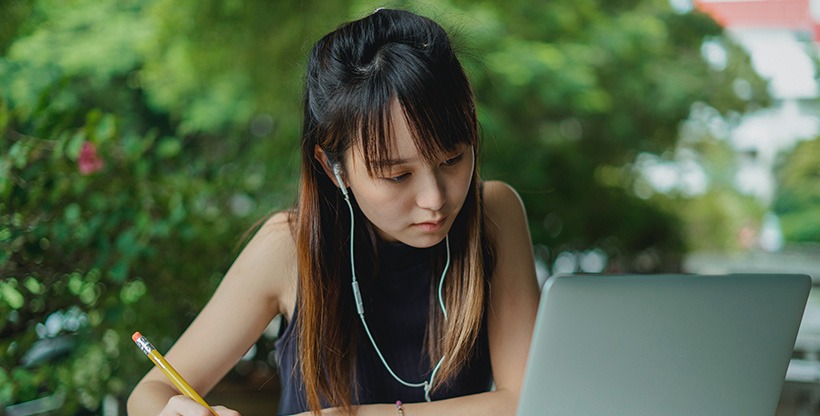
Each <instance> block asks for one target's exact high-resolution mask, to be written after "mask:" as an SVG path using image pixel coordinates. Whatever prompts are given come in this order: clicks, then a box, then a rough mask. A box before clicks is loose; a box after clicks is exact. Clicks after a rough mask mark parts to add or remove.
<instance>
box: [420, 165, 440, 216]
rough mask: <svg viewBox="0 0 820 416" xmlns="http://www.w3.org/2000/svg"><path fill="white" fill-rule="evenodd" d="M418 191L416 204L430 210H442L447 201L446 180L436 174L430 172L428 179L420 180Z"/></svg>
mask: <svg viewBox="0 0 820 416" xmlns="http://www.w3.org/2000/svg"><path fill="white" fill-rule="evenodd" d="M416 192H417V194H416V204H417V205H418V206H419V207H421V208H424V209H428V210H430V211H438V210H440V209H441V208H442V207H443V206H444V202H445V201H446V196H445V189H444V181H443V180H442V179H441V178H439V177H438V175H436V174H430V175H428V176H427V178H426V180H424V181H420V182H419V189H418V190H417V191H416Z"/></svg>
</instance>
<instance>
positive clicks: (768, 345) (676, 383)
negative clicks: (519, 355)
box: [517, 274, 811, 416]
mask: <svg viewBox="0 0 820 416" xmlns="http://www.w3.org/2000/svg"><path fill="white" fill-rule="evenodd" d="M810 287H811V279H810V278H809V277H808V276H805V275H777V274H766V275H762V274H759V275H720V276H704V275H623V276H600V275H586V276H581V275H578V276H557V277H553V278H551V279H549V280H548V281H547V282H546V283H545V285H544V289H543V291H542V295H541V304H540V306H539V310H538V318H537V320H536V326H535V332H534V334H533V340H532V344H531V346H530V357H529V361H528V363H527V370H526V373H525V376H524V385H523V389H522V391H521V397H520V399H519V404H518V413H517V414H518V416H534V415H539V416H540V415H572V416H584V415H595V416H601V415H637V416H640V415H653V416H655V415H664V416H674V415H681V416H683V415H685V416H693V415H699V416H704V415H715V416H732V415H737V416H756V415H761V416H764V415H765V416H772V415H774V414H775V411H776V408H777V404H778V399H779V397H780V391H781V389H782V387H783V382H784V378H785V374H786V368H787V367H788V363H789V359H790V358H791V354H792V349H793V347H794V342H795V338H796V336H797V329H798V327H799V325H800V320H801V318H802V316H803V310H804V308H805V305H806V299H807V296H808V293H809V289H810Z"/></svg>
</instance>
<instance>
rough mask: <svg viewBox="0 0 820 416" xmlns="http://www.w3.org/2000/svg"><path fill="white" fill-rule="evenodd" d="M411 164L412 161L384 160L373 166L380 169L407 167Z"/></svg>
mask: <svg viewBox="0 0 820 416" xmlns="http://www.w3.org/2000/svg"><path fill="white" fill-rule="evenodd" d="M408 163H410V159H382V160H376V161H374V162H373V165H374V166H376V167H378V168H380V169H387V168H392V167H393V166H397V165H406V164H408Z"/></svg>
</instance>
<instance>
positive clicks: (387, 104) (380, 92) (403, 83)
mask: <svg viewBox="0 0 820 416" xmlns="http://www.w3.org/2000/svg"><path fill="white" fill-rule="evenodd" d="M405 48H407V45H398V46H396V45H394V47H393V48H383V49H382V50H381V51H380V52H379V54H383V55H393V56H390V57H389V59H380V58H382V57H379V56H378V55H377V57H376V58H375V59H374V61H376V62H379V65H376V66H377V68H376V70H375V71H373V72H375V73H371V74H370V75H371V77H372V78H371V79H369V80H367V81H366V82H364V83H363V84H364V85H367V87H366V88H362V89H361V90H360V91H359V93H360V94H358V95H359V96H358V97H357V98H356V101H357V102H358V103H360V104H364V105H362V106H361V107H360V108H361V110H360V111H359V112H358V114H357V115H356V116H355V117H356V118H355V120H354V121H353V123H354V126H352V127H353V128H354V131H353V132H351V133H353V134H352V137H351V138H352V139H353V142H352V144H353V145H356V144H359V145H361V149H362V153H363V158H364V163H365V166H366V167H367V170H368V173H369V174H371V175H373V174H377V175H378V174H382V173H384V170H385V169H386V166H385V165H384V164H383V163H381V162H383V161H387V160H389V159H390V154H391V150H392V149H391V146H392V135H393V133H394V125H393V121H394V120H395V118H394V117H399V116H400V117H404V120H405V122H406V123H407V126H408V128H409V130H410V134H411V136H412V138H413V142H414V145H415V147H416V149H417V150H418V152H419V155H420V157H421V158H422V159H423V160H424V161H425V162H427V163H438V162H440V161H441V160H442V159H445V158H447V157H449V156H450V155H451V154H452V152H454V151H455V150H456V149H457V148H458V147H459V145H462V144H464V145H468V146H473V147H475V146H476V144H477V143H476V141H477V136H478V134H477V131H476V130H477V121H476V115H475V106H474V102H473V96H472V91H471V88H470V85H469V82H468V81H467V80H466V78H465V77H464V76H463V75H461V74H460V73H451V74H446V75H445V76H442V69H441V68H439V69H438V72H436V70H435V69H431V66H434V65H435V64H434V62H435V60H433V59H430V57H428V56H426V54H424V52H427V51H424V50H423V48H421V50H420V49H419V48H410V51H409V52H410V53H408V51H406V50H405V51H397V50H395V49H405ZM413 52H414V53H413ZM384 58H387V57H384ZM431 61H432V62H431ZM456 62H457V61H456ZM449 65H452V63H450V64H449ZM459 69H460V68H459ZM451 72H456V71H451ZM459 72H460V71H459Z"/></svg>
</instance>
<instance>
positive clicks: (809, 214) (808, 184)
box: [773, 137, 820, 243]
mask: <svg viewBox="0 0 820 416" xmlns="http://www.w3.org/2000/svg"><path fill="white" fill-rule="evenodd" d="M818 161H820V137H817V138H815V139H813V140H807V141H803V142H800V143H798V144H797V145H796V146H795V147H794V148H793V149H791V150H790V151H789V152H786V153H784V154H782V155H780V158H779V160H778V162H777V168H776V171H777V181H778V187H777V194H776V195H775V199H774V204H773V211H774V212H775V213H776V214H777V215H778V216H780V225H781V227H782V228H783V237H784V238H785V239H786V240H787V241H791V242H814V243H816V242H820V163H818Z"/></svg>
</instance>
